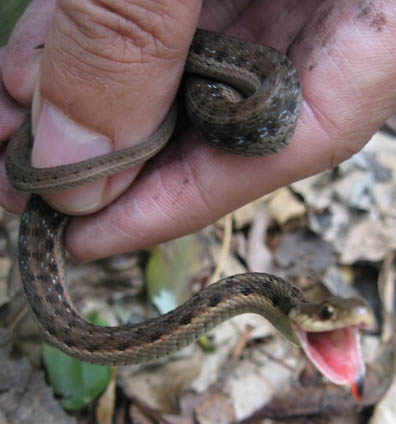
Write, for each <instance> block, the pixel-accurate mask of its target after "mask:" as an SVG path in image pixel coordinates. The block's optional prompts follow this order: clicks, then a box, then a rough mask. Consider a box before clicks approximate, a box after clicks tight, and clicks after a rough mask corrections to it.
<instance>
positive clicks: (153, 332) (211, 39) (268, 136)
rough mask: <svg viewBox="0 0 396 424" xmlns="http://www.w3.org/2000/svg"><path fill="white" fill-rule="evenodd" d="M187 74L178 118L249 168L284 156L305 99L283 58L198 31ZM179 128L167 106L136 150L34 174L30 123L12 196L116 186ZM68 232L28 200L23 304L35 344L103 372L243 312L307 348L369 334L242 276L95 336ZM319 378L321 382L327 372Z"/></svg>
mask: <svg viewBox="0 0 396 424" xmlns="http://www.w3.org/2000/svg"><path fill="white" fill-rule="evenodd" d="M185 74H186V75H185V78H184V82H183V86H184V93H185V106H186V109H187V111H188V114H189V115H190V117H191V121H192V122H193V124H194V125H196V126H197V128H198V130H199V131H200V132H201V134H202V135H203V136H204V138H205V139H206V140H207V141H208V142H210V143H211V144H212V145H214V146H216V147H218V148H220V149H223V150H225V151H227V152H231V153H236V154H242V155H248V156H264V155H268V154H271V153H276V152H278V151H279V150H280V149H282V148H283V147H284V146H286V145H287V143H288V142H289V140H290V138H291V136H292V134H293V131H294V127H295V125H296V121H297V119H298V115H299V110H300V106H301V101H302V100H301V99H302V96H301V89H300V84H299V79H298V75H297V72H296V70H295V68H294V66H293V65H292V64H291V62H290V60H289V59H288V58H287V57H286V56H284V55H283V54H281V53H279V52H278V51H276V50H274V49H273V48H271V47H267V46H263V45H260V44H256V43H252V42H248V41H244V40H239V39H236V38H232V37H228V36H224V35H220V34H216V33H212V32H208V31H204V30H200V29H198V30H197V32H196V34H195V37H194V39H193V41H192V44H191V47H190V51H189V54H188V57H187V61H186V66H185ZM175 120H176V109H175V107H174V106H173V107H172V108H171V110H170V112H169V113H168V115H167V117H166V118H165V120H164V122H163V124H162V125H161V127H160V128H159V129H158V131H157V132H156V133H155V134H154V135H153V136H151V137H150V138H149V139H148V140H145V141H144V142H141V144H139V145H138V146H135V147H131V148H129V149H124V150H120V151H115V152H112V153H110V154H108V155H103V156H99V157H96V158H93V159H89V160H86V161H83V162H79V163H76V164H72V165H64V166H59V167H54V168H41V169H36V168H34V167H32V166H31V165H30V152H31V147H32V143H33V140H32V136H31V128H30V120H29V119H27V120H26V123H25V124H24V126H22V128H21V129H20V130H19V131H18V132H17V133H16V135H15V136H14V137H13V139H12V140H11V142H10V143H9V146H8V148H7V154H6V167H7V172H8V176H9V179H10V181H11V182H12V184H13V185H14V186H15V187H16V188H17V189H19V190H23V191H29V192H33V193H47V192H51V191H59V190H64V189H68V188H71V187H73V186H76V185H79V184H83V183H86V182H90V181H93V180H95V179H98V178H103V177H105V176H108V175H112V174H114V173H116V172H120V171H121V170H123V169H125V168H126V167H130V166H133V165H135V164H138V163H141V162H143V161H146V160H147V159H149V158H150V157H151V156H153V155H154V154H155V153H157V152H158V151H159V150H161V149H162V148H163V147H164V145H165V144H166V143H167V141H168V139H169V137H170V135H171V133H172V131H173V127H174V125H175ZM67 220H68V216H66V215H63V214H61V213H59V212H56V211H55V210H53V209H52V208H51V207H50V206H48V205H47V204H46V203H45V202H44V201H43V200H42V199H41V198H40V197H39V196H38V195H37V194H34V195H33V196H32V197H31V199H30V200H29V202H28V204H27V207H26V210H25V212H24V214H23V216H22V219H21V226H20V235H19V262H20V271H21V277H22V281H23V285H24V288H25V292H26V295H27V299H28V302H29V305H30V307H31V310H32V312H33V315H34V317H35V318H36V321H37V323H38V326H39V327H40V330H41V331H42V333H43V335H44V336H45V338H46V339H47V340H48V341H49V342H50V343H52V344H54V345H56V346H58V347H59V348H60V349H62V350H63V351H65V352H67V353H69V354H70V355H72V356H75V357H77V358H80V359H83V360H86V361H89V362H96V363H102V364H106V363H113V364H114V363H139V362H143V361H147V360H152V359H154V358H159V357H162V356H163V355H167V354H169V353H171V352H174V351H176V350H178V349H181V348H182V347H184V346H186V345H187V344H189V343H191V342H192V341H193V340H196V339H197V338H198V337H200V336H201V335H202V334H204V333H206V332H207V331H209V330H210V329H211V328H213V327H215V326H216V325H218V324H219V323H221V322H223V321H225V320H227V319H228V318H230V317H232V316H235V315H238V314H241V313H245V312H256V313H258V314H261V315H263V316H264V317H266V318H267V319H268V320H269V321H270V322H271V323H272V324H273V325H274V326H275V327H277V328H278V329H279V330H280V331H281V333H282V334H283V335H284V336H285V337H287V338H288V339H289V340H291V341H292V342H294V343H297V344H301V345H303V347H304V345H305V344H307V343H308V342H307V338H309V336H307V334H309V332H315V333H317V334H321V332H325V333H330V332H332V331H338V330H339V331H344V333H342V335H343V337H347V336H348V337H349V333H348V332H347V331H349V330H345V328H348V326H351V328H359V327H363V326H368V325H370V324H371V320H372V317H371V313H370V311H369V310H368V308H367V306H366V304H365V303H364V302H363V301H362V300H360V299H349V300H344V299H341V300H340V299H326V300H325V301H323V302H321V303H318V304H314V303H311V302H308V301H307V300H306V299H305V297H304V295H303V294H302V292H301V291H300V290H298V289H297V288H296V287H295V286H293V285H292V284H291V283H289V282H287V281H286V280H284V279H282V278H280V277H277V276H274V275H270V274H264V273H245V274H240V275H234V276H231V277H227V278H225V279H223V280H220V281H218V282H216V283H214V284H213V285H210V286H209V287H207V288H205V289H204V290H202V291H201V292H199V293H197V294H196V295H195V296H194V297H193V298H192V299H190V300H189V301H188V302H186V303H185V304H183V305H181V306H180V307H178V308H177V309H175V310H174V311H171V312H170V313H168V314H166V315H163V316H160V317H158V318H155V319H152V320H149V321H146V322H143V323H141V324H137V325H136V324H135V325H123V326H119V327H98V326H95V325H93V324H90V323H89V322H87V321H86V320H85V319H84V318H82V317H81V316H80V315H79V314H78V312H77V311H76V310H75V309H74V308H73V306H72V304H71V302H70V299H69V297H68V294H67V290H66V286H65V281H64V269H63V268H64V259H63V254H64V252H63V251H64V247H63V231H64V228H65V225H66V223H67ZM340 329H341V330H340ZM304 337H305V339H304ZM315 337H319V336H315ZM351 338H352V336H351ZM308 344H309V343H308ZM312 344H313V342H312ZM316 344H318V342H316ZM308 354H309V352H308ZM311 359H312V358H311ZM317 366H318V368H319V369H321V370H322V372H323V371H324V370H323V368H324V366H323V364H321V363H320V364H319V365H318V364H317ZM357 374H359V375H354V377H353V378H354V382H356V380H358V379H359V378H360V377H361V375H360V374H361V369H359V371H357ZM326 375H328V374H326ZM355 377H356V378H355ZM329 378H330V379H332V381H334V382H338V383H340V382H341V383H343V384H345V382H346V381H347V382H351V381H352V378H350V376H349V377H346V378H345V379H344V380H343V381H341V380H342V378H341V380H340V379H339V380H338V381H337V378H335V377H334V378H332V376H331V375H330V377H329ZM351 384H352V383H351Z"/></svg>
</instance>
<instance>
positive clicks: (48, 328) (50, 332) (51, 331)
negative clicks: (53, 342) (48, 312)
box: [46, 324, 56, 336]
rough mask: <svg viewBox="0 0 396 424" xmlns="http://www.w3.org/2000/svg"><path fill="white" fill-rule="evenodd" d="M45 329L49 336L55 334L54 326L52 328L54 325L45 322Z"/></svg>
mask: <svg viewBox="0 0 396 424" xmlns="http://www.w3.org/2000/svg"><path fill="white" fill-rule="evenodd" d="M46 330H47V331H48V333H49V334H50V335H51V336H54V335H55V333H56V331H55V328H54V327H52V325H49V324H47V326H46Z"/></svg>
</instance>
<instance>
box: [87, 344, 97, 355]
mask: <svg viewBox="0 0 396 424" xmlns="http://www.w3.org/2000/svg"><path fill="white" fill-rule="evenodd" d="M86 349H87V351H88V352H91V353H94V352H95V351H96V350H97V347H96V346H94V345H89V346H87V347H86Z"/></svg>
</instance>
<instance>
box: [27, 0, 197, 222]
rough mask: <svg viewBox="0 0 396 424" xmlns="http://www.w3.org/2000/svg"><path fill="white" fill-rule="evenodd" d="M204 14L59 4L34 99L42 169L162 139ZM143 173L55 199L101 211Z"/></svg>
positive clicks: (163, 4) (164, 0)
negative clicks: (162, 126) (157, 133)
mask: <svg viewBox="0 0 396 424" xmlns="http://www.w3.org/2000/svg"><path fill="white" fill-rule="evenodd" d="M194 3H195V4H194ZM199 10H200V1H198V0H196V1H195V2H191V1H190V0H186V1H185V2H177V6H175V5H174V1H172V0H161V1H156V2H147V1H140V2H139V1H137V0H133V1H132V0H129V1H127V0H124V1H121V2H112V1H110V0H108V1H102V2H91V1H84V2H80V1H78V0H63V1H59V2H58V4H57V7H56V9H55V13H54V18H53V22H52V25H51V28H50V31H49V34H48V38H47V40H46V43H45V48H44V52H43V57H42V61H41V66H40V71H39V78H38V82H37V86H36V90H35V96H34V102H33V115H32V116H33V131H34V134H35V143H34V147H33V151H32V163H33V165H34V166H36V167H49V166H57V165H64V164H70V163H74V162H77V161H81V160H85V159H89V158H92V157H95V156H98V155H101V154H105V153H109V152H110V151H113V150H118V149H122V148H126V147H129V146H133V145H134V144H138V143H139V142H140V141H141V140H142V139H144V138H145V137H148V136H150V135H151V134H153V133H154V132H155V131H156V129H157V128H158V127H159V126H160V124H161V122H162V120H163V119H164V117H165V115H166V113H167V111H168V110H169V108H170V106H171V104H172V102H173V98H174V95H175V93H176V90H177V87H178V84H179V80H180V77H181V75H182V72H183V68H184V60H185V56H186V54H187V51H188V46H189V44H190V41H191V38H192V36H193V34H194V31H195V28H196V24H197V20H198V16H199ZM137 172H138V169H132V170H127V171H124V172H123V173H121V174H119V175H115V176H113V177H108V178H106V179H103V180H100V181H96V182H93V183H90V184H86V185H84V186H81V187H78V188H75V189H70V190H67V191H64V192H62V193H55V194H52V195H48V196H46V200H47V201H49V202H50V203H51V204H52V205H53V206H54V207H56V208H58V209H60V210H62V211H64V212H66V213H71V214H83V213H89V212H93V211H95V210H98V209H100V208H102V207H103V206H104V205H106V204H108V203H110V202H111V201H112V200H113V199H115V198H116V197H118V196H119V195H120V194H121V193H122V192H123V191H124V190H125V189H126V188H127V187H128V185H129V184H130V183H131V181H132V180H133V179H134V177H135V176H136V174H137Z"/></svg>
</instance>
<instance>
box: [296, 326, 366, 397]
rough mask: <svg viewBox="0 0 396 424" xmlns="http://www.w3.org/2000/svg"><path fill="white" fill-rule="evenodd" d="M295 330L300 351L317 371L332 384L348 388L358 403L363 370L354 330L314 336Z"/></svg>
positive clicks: (354, 328)
mask: <svg viewBox="0 0 396 424" xmlns="http://www.w3.org/2000/svg"><path fill="white" fill-rule="evenodd" d="M296 330H297V334H298V336H299V338H300V342H301V346H302V348H303V349H304V351H305V353H306V355H307V356H308V357H309V359H310V360H311V361H312V363H313V364H314V365H315V366H316V367H317V368H318V369H319V371H321V372H322V374H323V375H325V376H326V377H327V378H328V379H329V380H330V381H332V382H333V383H335V384H348V385H349V386H350V387H351V389H352V393H353V395H354V396H355V398H357V399H359V398H360V396H361V393H360V391H361V387H360V385H361V384H362V379H363V377H364V372H365V370H364V362H363V360H362V356H361V352H360V343H359V329H358V327H353V326H352V327H345V328H340V329H337V330H332V331H323V332H318V333H310V332H305V331H304V330H302V329H301V328H296Z"/></svg>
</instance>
